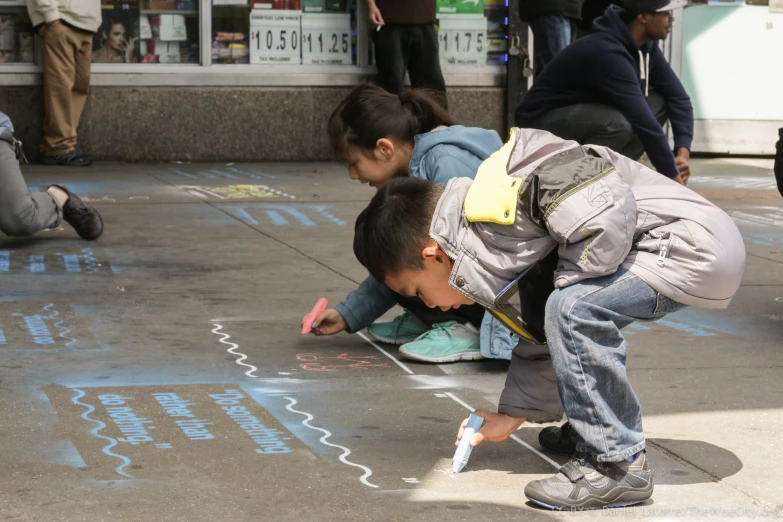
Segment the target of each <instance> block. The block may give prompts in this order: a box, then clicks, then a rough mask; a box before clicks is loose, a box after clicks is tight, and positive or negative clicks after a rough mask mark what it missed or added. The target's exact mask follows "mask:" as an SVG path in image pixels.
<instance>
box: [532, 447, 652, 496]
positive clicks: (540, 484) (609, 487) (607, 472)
mask: <svg viewBox="0 0 783 522" xmlns="http://www.w3.org/2000/svg"><path fill="white" fill-rule="evenodd" d="M652 494H653V478H652V473H650V467H649V466H648V465H647V453H646V451H644V450H643V451H641V452H640V453H639V455H637V457H636V460H634V461H633V462H628V461H622V462H598V461H596V460H595V459H593V458H592V457H589V456H585V455H584V454H581V455H578V456H574V457H573V458H572V459H571V461H570V462H567V463H566V464H565V465H564V466H563V467H562V468H560V472H559V473H558V474H557V475H555V476H554V477H551V478H548V479H543V480H534V481H532V482H530V483H529V484H528V485H527V486H526V487H525V496H526V497H527V498H528V499H530V500H531V501H532V502H535V503H536V504H538V505H540V506H544V507H545V508H549V509H557V510H561V509H568V510H582V509H600V508H612V507H622V506H630V505H632V504H638V503H640V502H644V501H645V500H647V499H648V498H650V497H651V496H652Z"/></svg>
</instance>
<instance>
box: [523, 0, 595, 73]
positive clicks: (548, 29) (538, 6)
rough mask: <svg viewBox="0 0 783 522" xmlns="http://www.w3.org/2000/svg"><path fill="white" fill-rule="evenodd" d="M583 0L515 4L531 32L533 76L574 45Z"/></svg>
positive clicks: (554, 0)
mask: <svg viewBox="0 0 783 522" xmlns="http://www.w3.org/2000/svg"><path fill="white" fill-rule="evenodd" d="M583 3H584V0H519V17H520V18H521V19H522V20H523V21H524V22H527V23H528V24H529V25H530V29H532V30H533V58H534V65H533V74H534V76H537V75H538V73H540V72H541V71H543V70H544V67H546V66H547V64H548V63H549V62H551V61H552V58H554V57H555V56H557V54H558V53H559V52H560V51H562V50H563V49H565V48H566V47H568V46H569V45H570V44H572V43H574V42H575V41H576V24H577V22H578V21H579V19H580V17H581V13H582V4H583Z"/></svg>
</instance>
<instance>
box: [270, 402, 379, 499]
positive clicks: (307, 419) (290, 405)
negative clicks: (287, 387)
mask: <svg viewBox="0 0 783 522" xmlns="http://www.w3.org/2000/svg"><path fill="white" fill-rule="evenodd" d="M283 398H284V399H285V400H287V401H288V405H287V406H286V407H285V408H286V409H287V410H288V411H290V412H293V413H298V414H299V415H303V416H304V417H305V420H303V421H302V424H303V425H304V426H306V427H307V428H310V429H311V430H315V431H320V432H321V433H323V436H322V437H321V438H320V439H319V440H320V441H321V444H323V445H325V446H331V447H333V448H337V449H341V450H343V453H342V455H340V457H339V459H340V462H342V463H343V464H346V465H348V466H354V467H356V468H359V469H361V470H363V471H364V475H362V476H361V477H360V478H359V481H360V482H361V483H362V484H364V485H365V486H369V487H371V488H377V487H378V486H377V485H376V484H373V483H371V482H370V481H368V480H367V479H368V478H369V477H370V476H371V475H372V470H371V469H370V468H368V467H367V466H363V465H361V464H356V463H355V462H351V461H350V460H348V459H347V458H346V457H347V456H348V455H350V454H351V450H349V449H348V448H346V447H345V446H340V445H339V444H333V443H331V442H329V441H328V440H327V439H328V438H329V437H331V436H332V433H331V432H330V431H329V430H325V429H324V428H319V427H317V426H313V425H312V424H310V421H311V420H313V416H312V415H310V414H309V413H307V412H304V411H299V410H295V409H294V408H293V406H295V405H296V404H297V401H296V399H294V398H292V397H283Z"/></svg>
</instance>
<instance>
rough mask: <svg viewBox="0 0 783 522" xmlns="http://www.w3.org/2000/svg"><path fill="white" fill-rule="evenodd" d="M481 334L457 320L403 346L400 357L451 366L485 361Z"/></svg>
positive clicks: (474, 328) (440, 324) (439, 326)
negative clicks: (480, 347) (480, 348)
mask: <svg viewBox="0 0 783 522" xmlns="http://www.w3.org/2000/svg"><path fill="white" fill-rule="evenodd" d="M479 345H480V336H479V331H478V330H477V329H476V327H475V326H473V325H472V324H470V323H468V324H460V323H458V322H457V321H449V322H446V323H437V324H434V325H432V330H430V331H429V332H426V333H424V334H422V335H421V336H419V338H417V339H416V340H415V341H413V342H411V343H406V344H403V345H402V346H400V355H402V356H403V357H406V358H408V359H413V360H414V361H424V362H431V363H449V362H458V361H475V360H477V359H483V357H482V356H481V350H479Z"/></svg>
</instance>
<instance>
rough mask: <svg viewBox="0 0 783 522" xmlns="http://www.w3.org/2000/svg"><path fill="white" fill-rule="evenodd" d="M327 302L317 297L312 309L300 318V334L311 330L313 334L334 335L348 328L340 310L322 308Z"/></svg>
mask: <svg viewBox="0 0 783 522" xmlns="http://www.w3.org/2000/svg"><path fill="white" fill-rule="evenodd" d="M324 302H325V303H326V304H324ZM328 304H329V302H328V301H326V299H323V302H322V301H321V300H320V299H319V300H318V303H316V305H315V307H314V308H313V310H312V311H311V312H310V313H309V314H307V315H305V316H304V317H303V318H302V334H308V333H310V332H313V333H314V334H315V335H334V334H336V333H340V332H342V331H343V330H345V329H346V328H348V323H346V322H345V319H343V316H342V315H340V312H338V311H337V310H325V309H324V308H326V306H328ZM308 326H309V328H308Z"/></svg>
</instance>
